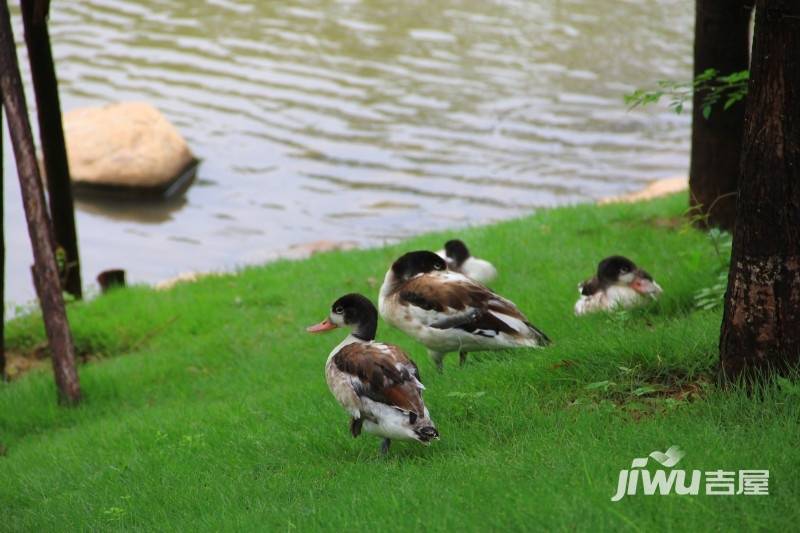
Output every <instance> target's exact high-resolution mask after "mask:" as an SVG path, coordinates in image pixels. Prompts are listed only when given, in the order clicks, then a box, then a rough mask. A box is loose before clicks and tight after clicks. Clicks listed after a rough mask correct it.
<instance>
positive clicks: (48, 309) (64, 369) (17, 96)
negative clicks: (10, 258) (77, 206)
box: [0, 1, 80, 404]
mask: <svg viewBox="0 0 800 533" xmlns="http://www.w3.org/2000/svg"><path fill="white" fill-rule="evenodd" d="M0 92H1V93H2V98H3V106H4V107H5V110H6V116H7V120H8V129H9V133H10V135H11V143H12V146H13V147H14V157H15V158H16V161H17V172H18V174H19V181H20V189H21V191H22V202H23V205H24V207H25V218H26V219H27V222H28V233H29V234H30V238H31V245H32V247H33V258H34V267H33V268H34V271H35V276H34V283H35V284H36V287H37V291H38V293H39V301H40V304H41V306H42V315H43V316H44V326H45V331H46V332H47V337H48V339H49V341H50V350H51V352H52V360H53V371H54V373H55V381H56V385H57V386H58V392H59V399H60V400H61V401H62V402H65V403H69V404H74V403H77V402H78V401H79V400H80V386H79V384H78V373H77V371H76V369H75V353H74V347H73V344H72V335H71V333H70V330H69V323H68V322H67V315H66V310H65V309H64V300H63V298H62V296H61V282H60V280H59V277H58V266H57V265H56V258H55V253H54V252H53V237H52V234H51V227H50V220H49V219H48V216H47V206H46V204H45V201H44V191H43V190H42V181H41V177H40V175H39V166H38V164H37V162H36V151H35V147H34V144H33V134H32V133H31V125H30V122H29V121H28V110H27V106H26V105H25V93H24V92H23V90H22V79H21V77H20V73H19V64H18V62H17V55H16V46H15V44H14V35H13V33H12V30H11V17H10V15H9V12H8V4H6V2H5V1H0Z"/></svg>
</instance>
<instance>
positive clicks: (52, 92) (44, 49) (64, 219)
mask: <svg viewBox="0 0 800 533" xmlns="http://www.w3.org/2000/svg"><path fill="white" fill-rule="evenodd" d="M21 7H22V21H23V23H24V26H25V42H26V44H27V46H28V58H29V60H30V65H31V77H32V78H33V89H34V94H35V96H36V111H37V113H36V115H37V117H38V118H39V138H40V139H41V141H42V156H43V157H42V159H43V160H44V167H45V171H46V172H45V173H46V175H47V192H48V199H49V200H50V216H51V218H52V220H53V233H54V236H55V239H56V245H57V246H58V247H60V248H61V249H62V250H63V251H64V256H65V257H64V266H63V271H62V272H61V279H62V283H63V286H64V290H65V291H67V292H68V293H70V294H71V295H73V296H74V297H75V298H78V299H80V298H81V296H82V290H81V269H80V258H79V256H78V236H77V233H76V231H75V211H74V207H73V201H72V182H71V181H70V177H69V165H68V164H67V149H66V145H65V143H64V129H63V126H62V124H61V103H60V102H59V98H58V81H57V79H56V70H55V65H54V64H53V53H52V50H51V48H50V34H49V32H48V30H47V14H48V10H49V7H50V2H49V0H22V6H21Z"/></svg>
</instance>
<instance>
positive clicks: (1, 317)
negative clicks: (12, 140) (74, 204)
mask: <svg viewBox="0 0 800 533" xmlns="http://www.w3.org/2000/svg"><path fill="white" fill-rule="evenodd" d="M2 125H3V108H2V107H0V381H3V380H5V379H6V378H7V377H8V376H7V375H6V235H5V231H6V230H5V227H4V225H3V221H4V220H5V219H4V218H3V208H4V206H5V203H4V202H5V199H4V198H3V128H2Z"/></svg>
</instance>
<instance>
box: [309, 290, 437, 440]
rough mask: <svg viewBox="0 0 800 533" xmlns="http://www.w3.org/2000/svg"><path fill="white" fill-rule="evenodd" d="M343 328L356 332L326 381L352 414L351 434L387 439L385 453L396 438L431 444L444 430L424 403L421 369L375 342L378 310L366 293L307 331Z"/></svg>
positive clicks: (334, 357) (341, 302) (333, 358)
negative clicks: (364, 434) (441, 429)
mask: <svg viewBox="0 0 800 533" xmlns="http://www.w3.org/2000/svg"><path fill="white" fill-rule="evenodd" d="M337 328H345V329H350V334H349V335H348V336H347V337H345V339H344V340H343V341H342V342H340V343H339V344H338V345H337V346H336V347H335V348H334V349H333V350H332V351H331V353H330V355H328V360H327V362H326V364H325V379H326V381H327V382H328V388H329V389H330V391H331V393H333V396H334V397H335V398H336V400H337V401H338V402H339V404H340V405H341V406H342V407H343V408H344V409H345V411H347V412H348V413H349V414H350V417H351V418H350V433H351V434H352V435H353V437H358V436H359V435H360V434H361V431H362V429H363V430H364V431H366V432H367V433H372V434H374V435H377V436H379V437H383V442H382V444H381V454H382V455H386V454H387V453H388V452H389V446H390V445H391V442H392V440H415V441H417V442H420V443H422V444H426V445H427V444H429V443H430V442H431V441H432V440H434V439H438V438H439V432H438V431H437V430H436V426H435V425H434V423H433V421H432V420H431V417H430V413H428V409H427V408H426V407H425V403H424V402H423V401H422V391H423V390H424V389H425V387H424V386H423V385H422V381H421V380H420V377H419V370H418V369H417V365H416V364H415V363H414V361H412V360H411V359H410V358H409V357H408V355H407V354H406V353H405V352H404V351H403V350H402V349H401V348H399V347H398V346H395V345H392V344H384V343H381V342H376V341H375V334H376V332H377V329H378V311H377V309H375V306H374V305H373V303H372V302H371V301H369V300H368V299H367V298H366V297H364V296H362V295H360V294H347V295H345V296H342V297H341V298H339V299H338V300H336V301H335V302H334V303H333V305H332V306H331V310H330V313H329V315H328V317H327V318H326V319H325V320H323V321H322V322H320V323H319V324H317V325H314V326H311V327H309V328H307V330H306V331H308V332H309V333H320V332H324V331H330V330H333V329H337Z"/></svg>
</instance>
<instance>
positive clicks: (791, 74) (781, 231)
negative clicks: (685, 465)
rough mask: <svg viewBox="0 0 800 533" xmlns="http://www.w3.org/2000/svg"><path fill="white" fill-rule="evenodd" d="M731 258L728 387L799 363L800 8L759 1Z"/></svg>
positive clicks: (725, 332) (778, 0) (724, 347)
mask: <svg viewBox="0 0 800 533" xmlns="http://www.w3.org/2000/svg"><path fill="white" fill-rule="evenodd" d="M748 91H749V92H748V96H747V112H746V114H745V126H744V142H743V145H742V146H743V150H742V162H741V163H742V164H741V175H740V179H739V201H738V205H737V212H736V230H735V232H734V240H733V255H732V258H731V268H730V273H729V276H728V291H727V293H726V295H725V312H724V316H723V320H722V332H721V336H720V364H721V370H722V372H723V375H724V377H725V378H727V379H734V378H737V377H739V376H742V375H743V376H745V377H757V376H759V375H762V374H764V373H771V372H780V373H783V372H786V371H787V370H788V369H790V368H793V367H797V366H798V363H800V2H797V0H759V2H758V5H757V8H756V27H755V36H754V41H753V60H752V67H751V74H750V85H749V89H748Z"/></svg>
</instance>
